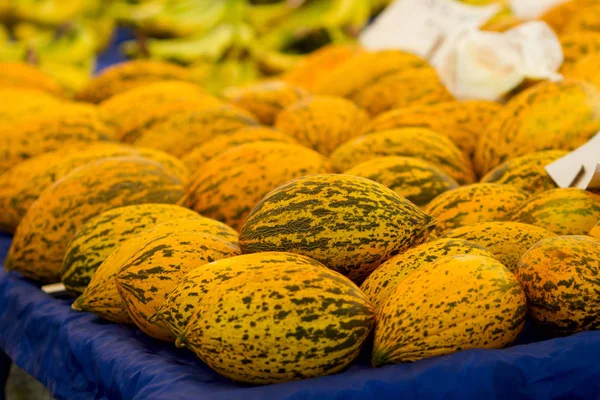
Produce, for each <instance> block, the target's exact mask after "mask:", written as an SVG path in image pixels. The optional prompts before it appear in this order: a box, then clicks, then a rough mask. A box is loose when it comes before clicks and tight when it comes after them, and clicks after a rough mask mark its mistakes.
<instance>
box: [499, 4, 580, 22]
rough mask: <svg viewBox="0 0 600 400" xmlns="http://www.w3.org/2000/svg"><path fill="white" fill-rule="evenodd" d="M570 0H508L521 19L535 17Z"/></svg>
mask: <svg viewBox="0 0 600 400" xmlns="http://www.w3.org/2000/svg"><path fill="white" fill-rule="evenodd" d="M567 1H568V0H508V3H509V5H510V8H511V9H512V12H513V14H515V16H517V17H518V18H521V19H535V18H537V17H540V16H541V15H542V14H544V13H545V12H546V11H548V10H550V9H551V8H553V7H555V6H557V5H559V4H561V3H566V2H567Z"/></svg>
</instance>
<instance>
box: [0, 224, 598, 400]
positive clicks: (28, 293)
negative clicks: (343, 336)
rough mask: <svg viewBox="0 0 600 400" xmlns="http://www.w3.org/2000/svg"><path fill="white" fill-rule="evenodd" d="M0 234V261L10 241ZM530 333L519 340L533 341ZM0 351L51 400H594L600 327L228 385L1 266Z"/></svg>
mask: <svg viewBox="0 0 600 400" xmlns="http://www.w3.org/2000/svg"><path fill="white" fill-rule="evenodd" d="M9 240H10V239H9V238H8V237H2V236H0V260H1V259H3V258H4V254H5V251H6V249H7V247H8V244H9ZM531 332H533V330H531V329H529V333H528V334H526V335H524V336H522V337H521V338H520V341H521V342H527V341H530V340H534V339H536V337H535V334H532V333H531ZM0 349H1V350H3V351H5V352H6V353H7V354H8V355H9V357H10V358H11V359H12V360H13V361H14V362H16V363H17V365H19V366H20V367H22V368H24V369H25V370H27V371H28V372H29V373H30V374H31V375H33V376H34V377H36V378H37V379H38V380H40V381H41V382H42V383H43V384H44V385H46V386H47V387H48V388H49V389H50V390H51V392H52V393H53V394H54V396H55V397H57V398H58V399H69V400H77V399H115V400H117V399H144V400H146V399H148V400H150V399H161V400H162V399H166V400H179V399H182V400H183V399H187V400H189V399H203V400H213V399H215V400H217V399H219V400H220V399H223V400H225V399H227V400H229V399H242V398H243V399H244V400H254V399H278V400H279V399H290V400H291V399H315V400H317V399H318V400H328V399H339V400H342V399H343V400H347V399H378V400H380V399H392V398H423V399H465V398H473V399H481V398H485V399H486V400H494V399H511V400H514V399H521V398H540V399H548V398H565V399H566V398H569V399H575V398H578V399H596V398H598V397H599V396H600V332H585V333H581V334H578V335H575V336H572V337H568V338H560V339H552V340H546V341H542V342H538V343H532V344H527V345H518V346H514V347H511V348H508V349H505V350H468V351H463V352H460V353H457V354H453V355H450V356H445V357H436V358H432V359H428V360H423V361H420V362H416V363H412V364H402V365H393V366H387V367H383V368H379V369H372V368H370V367H369V365H368V356H369V354H368V349H366V350H365V352H364V353H363V354H362V355H361V357H360V359H359V360H358V361H357V362H356V363H355V364H354V365H353V366H351V367H350V368H349V369H348V370H347V371H346V372H344V373H341V374H338V375H334V376H328V377H323V378H317V379H311V380H305V381H299V382H291V383H285V384H279V385H269V386H263V387H250V386H246V385H241V384H236V383H233V382H231V381H230V380H228V379H226V378H223V377H221V376H219V375H218V374H216V373H214V372H212V371H211V370H210V369H209V368H208V367H206V366H205V365H204V364H203V363H202V362H200V361H199V360H197V359H196V358H195V357H194V356H193V354H191V353H190V352H188V351H187V350H180V349H176V348H174V346H172V345H170V344H165V343H161V342H158V341H155V340H153V339H150V338H148V337H146V336H144V335H143V334H142V333H141V332H139V331H138V330H137V329H135V328H132V327H126V326H120V325H117V324H112V323H108V322H105V321H102V320H100V319H99V318H96V317H95V316H94V315H92V314H87V313H79V312H75V311H72V310H71V309H70V301H69V300H59V299H55V298H52V297H50V296H48V295H46V294H44V293H43V292H41V291H40V290H39V289H38V288H37V287H36V286H35V285H34V284H33V283H31V282H28V281H26V280H23V279H21V278H20V277H19V276H18V275H15V274H8V273H6V272H5V271H4V270H3V269H1V268H0Z"/></svg>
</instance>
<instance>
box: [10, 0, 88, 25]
mask: <svg viewBox="0 0 600 400" xmlns="http://www.w3.org/2000/svg"><path fill="white" fill-rule="evenodd" d="M87 1H88V0H68V1H64V0H19V1H16V2H14V3H13V12H14V15H15V18H16V19H17V20H21V21H29V22H35V23H39V24H42V25H54V26H56V25H60V24H63V23H65V22H67V21H70V20H72V19H73V18H75V17H76V16H78V15H80V14H82V13H83V12H84V11H85V9H86V2H87Z"/></svg>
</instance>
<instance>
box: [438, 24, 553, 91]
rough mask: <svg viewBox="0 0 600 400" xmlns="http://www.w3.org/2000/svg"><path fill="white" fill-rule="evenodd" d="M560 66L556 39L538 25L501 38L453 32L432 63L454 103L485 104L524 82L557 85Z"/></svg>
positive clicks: (470, 30)
mask: <svg viewBox="0 0 600 400" xmlns="http://www.w3.org/2000/svg"><path fill="white" fill-rule="evenodd" d="M562 62H563V54H562V48H561V46H560V42H559V40H558V37H557V36H556V34H555V33H554V32H553V31H552V29H551V28H550V27H549V26H548V25H547V24H545V23H544V22H539V21H534V22H528V23H526V24H523V25H520V26H518V27H516V28H513V29H511V30H508V31H506V32H504V33H498V32H482V31H478V30H477V29H475V28H472V27H464V28H461V29H458V30H457V31H455V32H453V33H451V34H450V35H448V37H447V38H446V40H445V41H444V42H443V44H442V45H441V47H440V48H439V50H438V51H437V52H436V54H435V55H434V56H433V58H432V64H433V65H434V66H435V67H436V69H437V71H438V73H439V74H440V77H441V79H442V81H443V82H444V83H445V84H446V86H447V87H448V89H449V90H450V91H451V92H452V93H453V94H454V95H455V96H456V97H457V98H459V99H486V100H498V99H500V98H501V97H502V96H504V95H505V94H506V93H508V92H510V91H511V90H512V89H514V88H515V87H517V86H518V85H519V84H520V83H521V82H523V81H524V80H525V79H527V78H531V79H551V80H559V79H561V76H560V74H558V69H559V68H560V66H561V65H562Z"/></svg>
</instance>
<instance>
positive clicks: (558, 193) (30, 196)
mask: <svg viewBox="0 0 600 400" xmlns="http://www.w3.org/2000/svg"><path fill="white" fill-rule="evenodd" d="M14 3H15V4H17V3H19V2H14ZM33 3H36V4H37V3H40V4H44V6H45V7H47V9H48V10H50V11H52V12H50V11H48V12H47V13H42V12H40V10H41V8H37V7H34V6H32V7H29V8H24V7H14V6H13V7H12V8H9V12H7V13H6V14H4V13H3V12H2V11H3V8H2V4H1V2H0V16H1V17H0V18H2V19H5V20H7V21H11V23H10V29H9V31H10V35H11V36H10V42H11V44H10V46H7V48H6V49H3V50H1V51H0V62H3V60H2V54H3V52H4V51H8V50H7V49H9V48H10V47H11V46H20V45H21V41H26V40H34V39H31V37H30V39H27V38H28V34H31V35H32V37H38V35H46V34H48V32H55V31H56V30H60V31H61V32H63V30H65V29H67V28H65V27H63V26H62V25H63V23H64V21H65V20H68V21H71V20H72V21H74V22H73V28H69V29H79V28H77V27H80V26H81V27H89V29H91V30H92V31H93V32H95V34H94V35H95V36H94V37H95V39H93V40H91V39H90V40H91V44H92V47H93V50H92V51H91V53H89V54H91V55H88V56H86V57H87V61H88V62H89V61H90V59H93V57H94V56H93V54H95V52H97V51H98V49H99V48H101V47H102V45H103V44H102V43H104V41H103V40H105V39H106V36H105V33H106V29H107V26H109V25H110V24H111V23H113V24H114V23H120V24H126V25H128V26H130V27H134V28H135V29H136V30H137V31H138V34H139V35H138V39H137V40H136V41H132V42H127V43H125V45H124V47H123V48H124V49H125V50H126V51H127V53H128V54H130V55H132V56H135V57H138V56H139V57H138V58H139V59H135V60H132V61H127V62H124V63H121V64H118V65H114V66H112V67H110V68H107V69H105V70H103V71H101V72H99V73H98V74H97V75H95V76H94V77H92V78H91V79H86V80H85V82H84V83H81V82H80V84H77V85H71V86H69V85H65V82H64V80H62V79H60V77H59V76H56V75H55V74H51V73H48V72H47V69H46V68H47V66H48V65H50V64H49V63H52V62H55V60H53V59H51V58H45V57H44V54H45V53H44V51H45V50H42V49H43V46H42V45H40V46H42V47H39V49H40V50H36V51H35V52H34V53H35V54H37V55H38V56H39V57H40V61H39V63H38V66H37V67H36V66H35V65H32V64H31V63H21V62H19V61H23V60H21V59H18V60H8V61H6V62H4V63H3V64H0V67H1V66H3V67H2V68H3V71H4V68H5V70H6V73H5V74H3V76H2V77H0V94H3V95H4V96H6V98H7V99H8V100H7V101H5V102H3V103H2V104H0V127H1V128H2V129H3V131H2V132H3V134H2V135H0V154H1V155H2V159H1V161H0V230H1V231H2V232H4V233H6V234H10V235H13V237H12V243H11V247H10V250H9V253H8V256H7V258H6V260H5V262H4V266H5V269H6V270H7V271H11V272H13V271H14V272H15V274H14V275H15V276H20V277H22V278H24V279H29V280H33V281H36V282H37V283H40V284H48V283H58V282H60V283H62V285H63V286H64V288H65V290H66V292H67V294H68V295H70V296H72V297H74V301H73V303H72V306H71V307H72V309H73V310H74V311H71V310H69V312H70V313H72V314H75V315H81V314H76V313H75V311H77V312H86V313H92V314H95V315H96V316H98V317H99V318H100V319H102V320H105V321H104V322H103V323H106V324H109V323H115V324H123V325H128V327H127V328H123V329H131V330H133V331H134V332H136V335H138V336H140V337H141V336H144V335H145V336H149V337H150V338H153V339H156V341H155V342H156V343H160V342H163V343H162V344H163V345H169V346H174V347H179V348H185V349H184V350H181V351H182V352H188V353H189V355H191V356H192V357H193V355H194V354H195V356H197V358H198V359H199V360H198V363H200V362H202V363H204V364H206V365H207V366H208V367H210V368H211V369H212V370H214V371H216V372H217V373H219V374H221V375H223V376H224V377H227V378H229V379H232V380H234V381H237V382H242V383H245V384H254V385H257V384H276V383H280V382H287V381H293V380H300V379H308V378H314V377H320V376H326V375H330V374H336V373H340V372H343V371H344V370H345V369H347V368H348V367H349V366H350V365H351V364H352V363H353V362H354V360H356V359H357V358H359V354H360V353H361V352H362V353H363V354H362V355H361V357H360V358H363V357H364V356H365V355H366V357H365V359H370V360H371V364H372V366H373V367H382V366H384V365H388V364H397V363H407V362H418V361H419V360H422V359H424V358H429V357H436V356H446V355H450V354H452V353H456V352H459V351H462V350H468V349H482V350H481V351H485V349H503V348H505V347H507V346H510V345H512V344H513V343H514V342H515V341H516V340H517V338H518V337H519V335H520V334H521V332H522V331H523V330H524V329H527V328H524V326H525V322H526V320H527V321H528V324H527V326H533V327H534V328H535V329H536V330H539V331H540V332H544V334H545V335H549V337H556V336H563V335H570V334H575V333H577V332H581V331H584V330H599V329H600V303H599V301H598V299H597V297H598V296H597V294H598V293H599V292H600V282H599V281H598V279H597V275H598V273H599V269H600V264H599V263H600V261H598V260H599V257H598V250H599V249H598V240H599V239H600V194H598V191H597V189H594V188H589V189H581V188H575V187H569V188H563V187H559V185H557V184H556V183H555V181H554V180H553V178H552V177H551V176H550V175H549V173H548V172H547V170H546V166H548V165H549V164H551V163H553V162H554V161H556V160H558V159H560V158H562V157H563V156H565V155H567V154H569V152H570V151H572V150H574V149H576V148H577V147H578V146H580V145H582V144H584V143H586V142H587V141H588V140H589V139H590V138H592V137H593V136H594V135H595V134H596V133H597V132H598V131H600V87H599V86H598V83H599V82H600V79H599V78H598V77H600V75H599V74H598V73H597V72H596V71H595V69H594V66H595V65H596V61H597V60H598V57H600V39H598V37H599V36H598V35H600V33H599V32H600V28H599V29H597V27H598V26H600V23H597V21H595V20H594V18H592V17H591V16H590V15H586V14H585V13H581V12H579V11H578V10H577V9H575V8H573V7H572V5H573V4H574V3H577V4H579V5H580V6H581V7H584V8H585V9H587V10H588V11H589V10H591V9H592V8H593V7H597V4H600V3H594V1H592V0H572V1H571V2H566V3H565V5H561V6H559V8H560V9H562V10H564V13H563V14H560V13H559V14H557V11H556V9H553V10H551V11H549V12H548V13H546V14H544V15H543V16H542V19H545V20H547V21H548V22H549V23H550V25H551V26H553V27H554V29H556V31H557V33H558V34H559V35H560V38H561V44H562V47H563V49H564V53H565V62H564V65H563V67H562V69H561V71H562V73H564V76H565V79H563V80H557V81H549V80H535V81H534V80H531V82H527V84H526V85H523V87H520V88H519V90H516V91H515V92H513V93H510V94H509V95H508V96H507V98H506V99H503V100H502V101H498V102H492V101H487V100H478V99H470V100H464V99H459V98H455V97H454V96H453V95H452V94H451V93H450V91H449V90H448V89H447V88H446V87H445V86H444V84H443V83H442V81H441V80H440V78H439V76H438V74H437V72H436V69H435V67H434V65H432V63H430V62H429V61H427V60H426V59H425V58H422V57H420V56H417V55H414V54H411V53H407V52H403V51H399V50H378V51H372V50H369V49H366V48H363V47H361V46H360V45H358V44H357V43H356V42H355V41H353V40H351V39H352V38H355V37H356V35H357V33H358V32H359V31H360V28H361V27H362V26H363V25H365V24H366V22H367V21H368V20H369V18H370V17H371V16H372V15H374V14H375V13H376V12H377V11H379V10H381V9H382V8H384V7H385V5H387V3H388V2H387V1H381V0H378V1H374V0H373V1H358V0H335V1H325V0H306V1H298V2H290V1H268V2H246V1H242V0H226V1H222V2H214V1H207V0H169V1H167V0H149V1H126V0H112V1H110V2H95V1H94V2H89V4H88V2H84V1H76V2H72V4H70V5H69V6H68V7H67V6H66V5H64V6H63V5H60V4H62V3H60V4H59V2H57V1H55V0H43V1H40V2H33ZM33 3H32V4H33ZM92 3H93V4H92ZM105 3H106V4H105ZM467 3H470V4H473V3H477V4H480V5H481V4H489V3H490V2H486V1H469V2H467ZM11 4H13V3H12V2H11ZM503 4H504V3H503ZM104 19H106V21H108V22H103V21H104ZM563 19H564V20H563ZM24 21H26V25H25V22H24ZM518 23H520V20H518V18H516V17H515V16H514V15H512V14H510V13H509V12H508V13H507V11H506V9H503V11H501V13H500V14H498V15H497V16H496V17H494V19H493V20H492V21H491V22H489V23H488V24H487V25H486V29H488V30H502V29H504V28H503V27H506V26H512V24H518ZM103 24H106V25H105V26H101V25H103ZM41 27H43V28H41ZM299 27H302V28H303V29H300V28H299ZM82 29H83V28H82ZM69 32H71V31H70V30H68V29H67V30H66V31H65V33H62V35H67V36H68V35H69ZM58 36H59V37H57V38H54V39H51V40H50V42H49V43H52V44H53V45H55V46H59V45H58V44H56V43H55V41H63V40H66V38H65V37H63V36H61V35H58ZM35 40H38V39H35ZM70 40H72V41H74V42H78V41H80V40H83V39H82V36H78V35H76V34H73V38H72V39H70ZM23 43H25V42H23ZM36 43H37V42H36ZM39 43H42V42H39ZM61 43H62V42H61ZM72 45H73V46H75V44H72ZM77 45H78V46H79V44H77ZM65 46H66V45H65ZM67 48H68V47H65V48H62V46H61V50H60V52H62V57H65V58H66V57H67V55H68V54H66V53H69V51H68V50H66V49H67ZM316 48H318V49H317V50H316V51H313V50H314V49H316ZM57 53H59V52H58V50H57ZM305 54H306V55H305ZM142 56H143V57H142ZM56 57H58V55H56ZM80 57H81V58H85V57H83V56H82V55H81V53H76V54H73V57H72V59H69V62H66V61H65V62H64V64H65V65H67V67H66V68H70V67H73V65H79V64H78V63H80V62H81V59H80ZM173 61H176V63H173ZM232 65H233V66H234V67H235V68H232V69H231V70H228V68H229V66H232ZM203 68H204V69H203ZM242 69H243V71H242ZM201 70H203V71H204V72H201ZM230 72H231V73H232V75H231V76H228V77H226V76H225V75H228V74H229V73H230ZM60 73H63V74H64V73H65V71H64V70H63V71H61V72H60ZM67 74H68V73H67ZM202 74H204V75H203V77H199V75H202ZM221 74H223V76H221ZM232 83H233V84H232ZM36 290H37V288H36ZM153 339H146V338H144V340H148V343H153ZM159 341H160V342H159ZM165 342H166V343H165ZM519 343H520V342H519ZM192 353H193V354H192ZM178 354H179V353H178Z"/></svg>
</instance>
